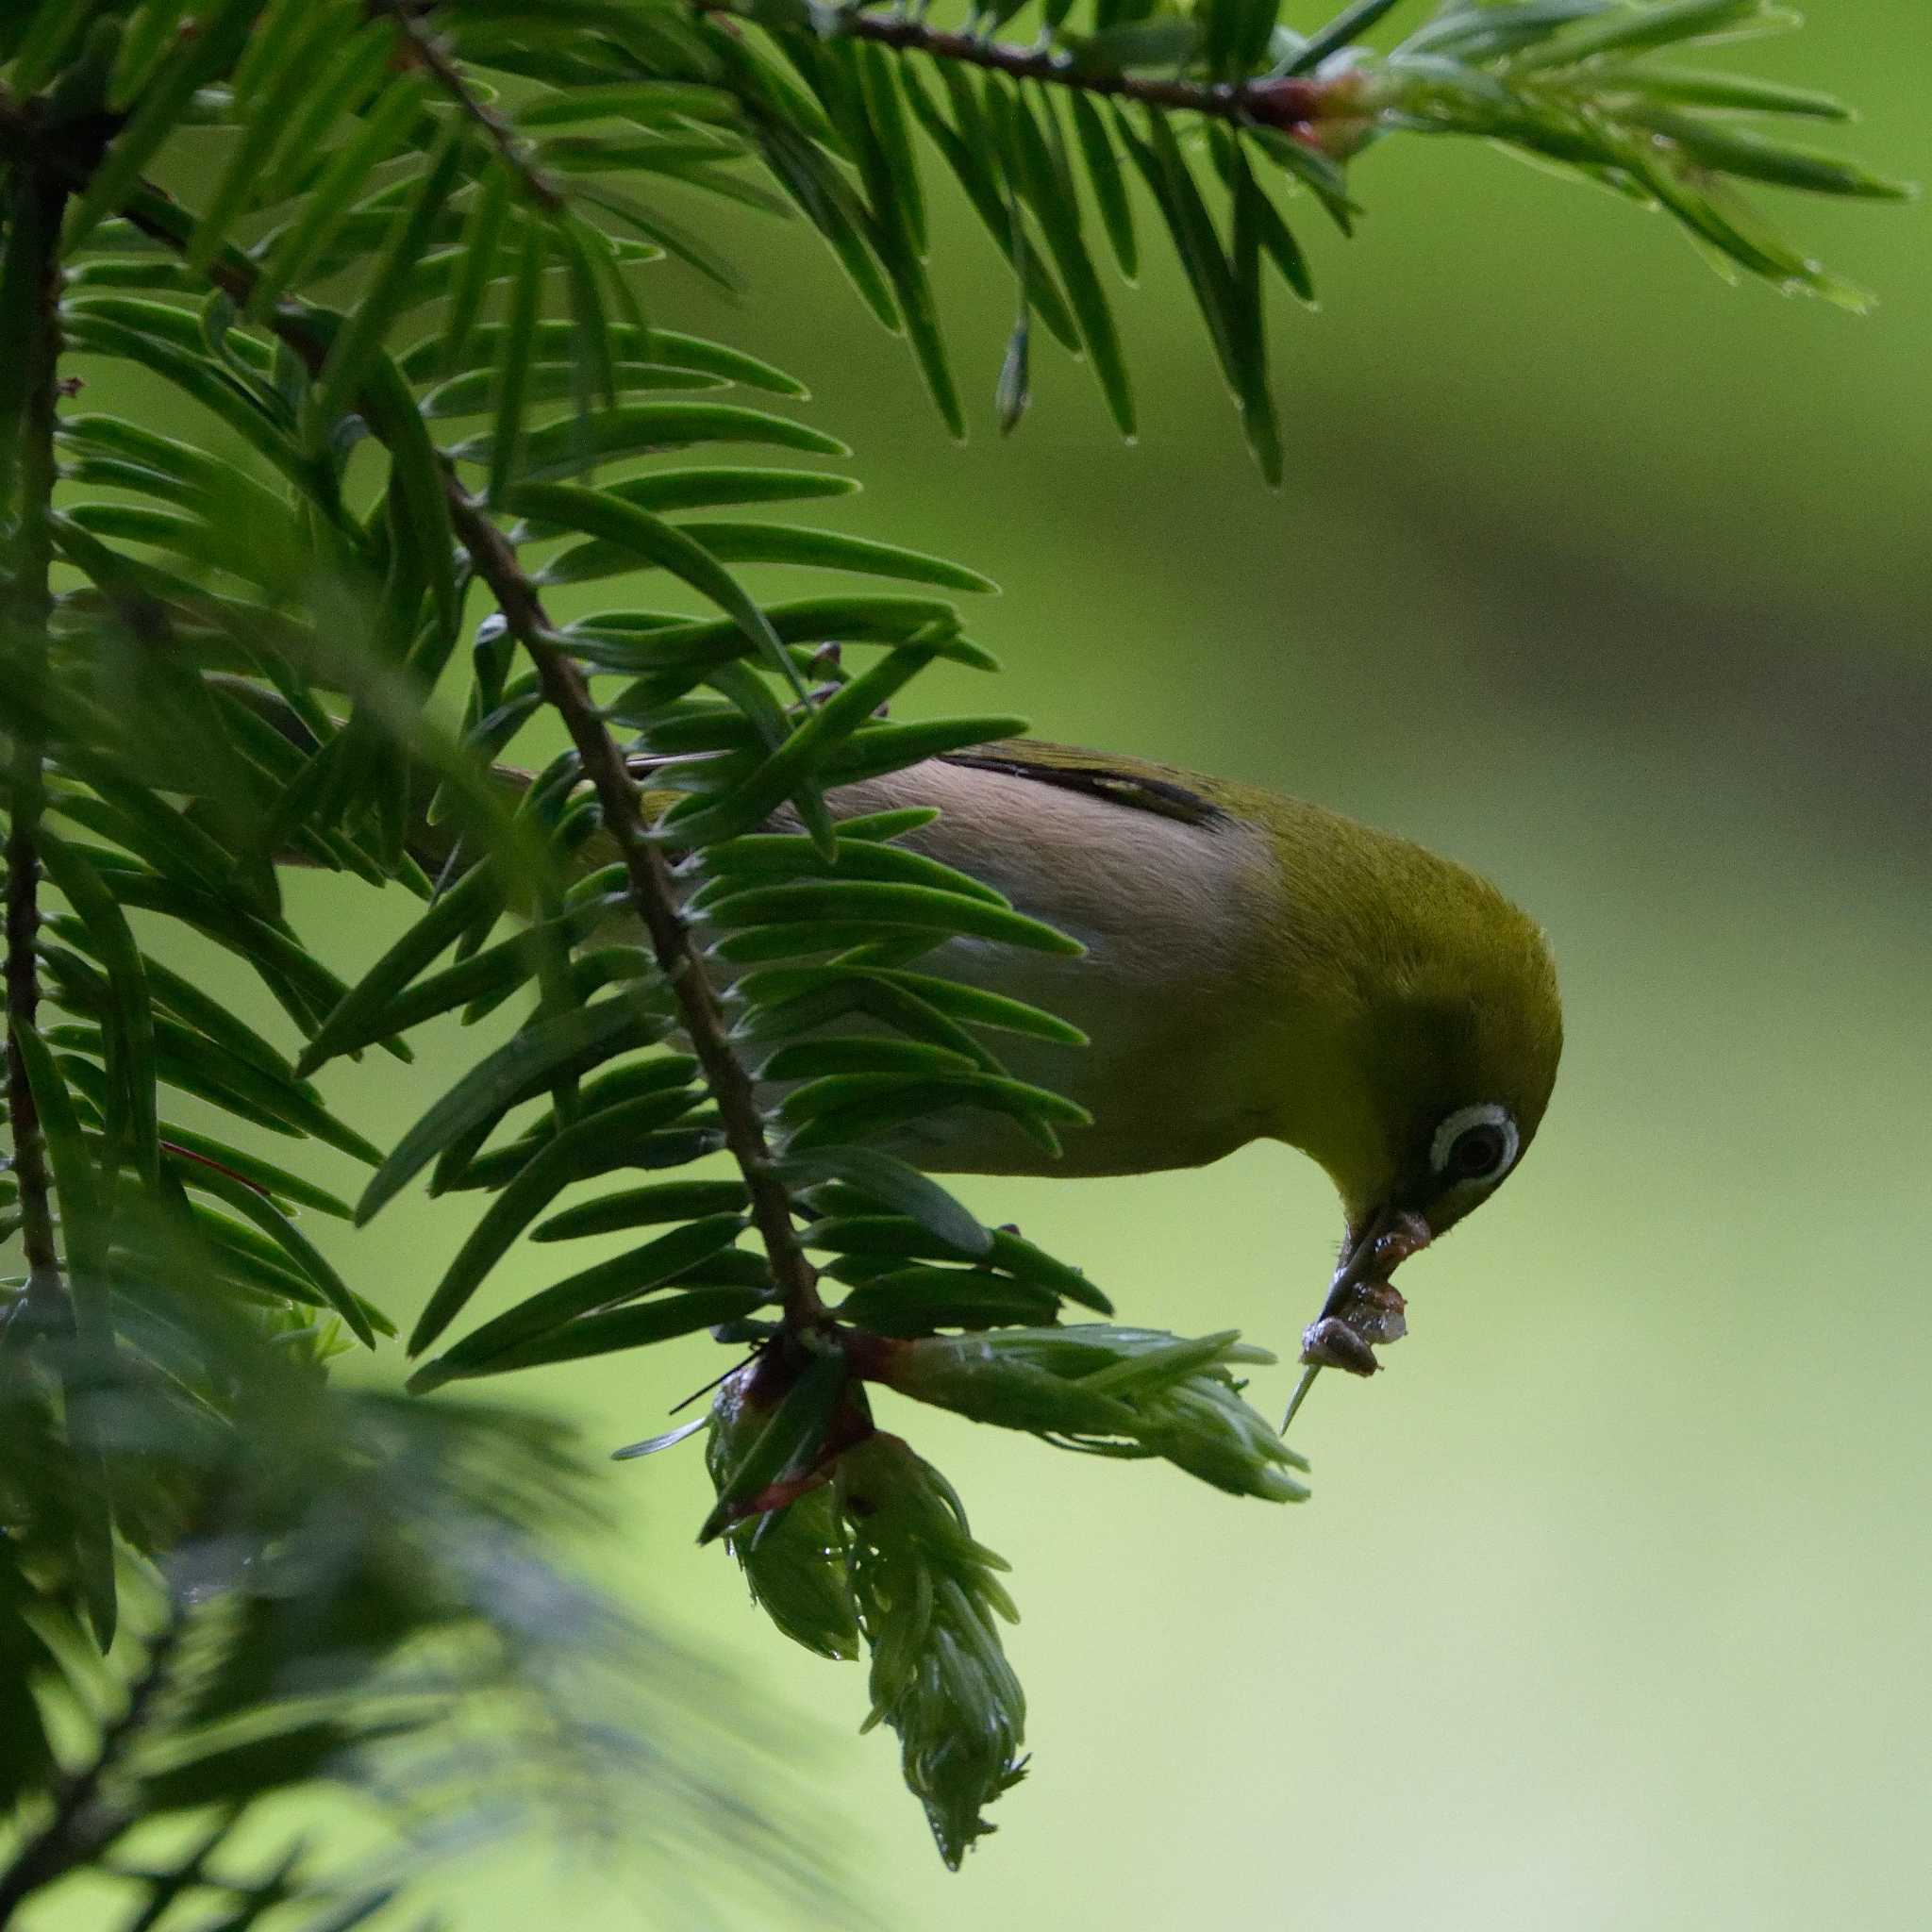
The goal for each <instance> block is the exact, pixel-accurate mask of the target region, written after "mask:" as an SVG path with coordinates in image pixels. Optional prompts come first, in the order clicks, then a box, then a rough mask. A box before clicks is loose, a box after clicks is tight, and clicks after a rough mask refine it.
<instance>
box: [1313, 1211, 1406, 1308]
mask: <svg viewBox="0 0 1932 1932" xmlns="http://www.w3.org/2000/svg"><path fill="white" fill-rule="evenodd" d="M1430 1239H1431V1236H1430V1231H1429V1224H1428V1223H1427V1222H1426V1221H1424V1219H1423V1218H1422V1216H1421V1215H1420V1214H1417V1213H1415V1212H1414V1211H1413V1210H1412V1209H1409V1208H1395V1207H1388V1208H1383V1209H1382V1211H1381V1212H1380V1213H1379V1214H1377V1215H1375V1216H1374V1217H1373V1218H1372V1219H1371V1221H1370V1222H1369V1224H1368V1225H1367V1227H1365V1228H1364V1229H1363V1230H1362V1232H1361V1233H1360V1234H1358V1235H1357V1236H1356V1237H1355V1239H1354V1240H1353V1241H1350V1242H1349V1244H1348V1246H1347V1247H1346V1248H1345V1249H1344V1250H1343V1251H1342V1256H1341V1265H1340V1266H1339V1267H1338V1268H1337V1269H1336V1271H1335V1277H1334V1279H1333V1280H1332V1281H1330V1282H1329V1284H1328V1299H1327V1300H1326V1301H1325V1302H1324V1303H1323V1304H1322V1315H1321V1319H1322V1320H1323V1321H1324V1322H1326V1321H1330V1320H1332V1319H1334V1318H1335V1317H1337V1316H1339V1315H1342V1314H1345V1313H1346V1311H1347V1309H1348V1307H1350V1305H1351V1304H1352V1303H1354V1302H1356V1301H1357V1300H1359V1299H1360V1294H1361V1291H1363V1290H1364V1289H1375V1288H1387V1287H1388V1286H1389V1277H1390V1275H1391V1274H1393V1273H1394V1272H1395V1270H1396V1269H1397V1268H1398V1267H1400V1266H1401V1264H1402V1263H1403V1262H1404V1261H1406V1260H1407V1259H1408V1257H1410V1256H1411V1255H1415V1254H1420V1253H1421V1252H1422V1250H1423V1249H1424V1248H1425V1247H1427V1246H1428V1244H1429V1241H1430Z"/></svg>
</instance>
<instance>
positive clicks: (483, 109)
mask: <svg viewBox="0 0 1932 1932" xmlns="http://www.w3.org/2000/svg"><path fill="white" fill-rule="evenodd" d="M382 11H383V12H385V13H387V14H388V15H389V17H390V18H391V20H392V21H394V22H395V25H396V30H397V31H398V32H399V33H400V34H402V36H403V37H404V38H405V39H406V40H407V41H408V42H409V49H410V52H411V53H412V54H413V55H414V57H415V58H417V59H418V60H419V61H421V62H422V64H423V65H424V66H425V68H427V69H428V70H429V72H430V73H431V74H432V75H435V77H436V80H437V82H438V84H439V85H440V86H441V88H442V91H443V92H445V93H446V94H448V95H449V97H450V99H451V100H452V101H454V102H455V103H456V105H457V107H458V108H459V109H460V110H461V112H462V113H463V114H464V115H466V116H467V117H468V118H469V119H470V120H472V121H474V122H475V124H476V125H477V126H478V127H480V128H481V129H482V130H483V132H484V133H485V134H486V135H487V136H488V137H489V139H490V142H491V146H493V147H494V148H495V149H496V152H497V155H498V156H499V157H500V158H501V159H502V161H503V164H504V166H505V167H507V168H508V170H509V171H510V173H511V174H513V175H515V176H516V177H517V179H518V180H519V181H520V182H521V183H522V184H523V187H524V190H525V192H526V193H527V194H528V195H529V197H530V198H531V200H532V201H535V202H536V203H538V204H539V205H540V206H541V208H543V209H544V211H545V212H546V213H548V214H553V215H555V214H561V213H562V212H563V210H564V208H565V206H566V204H565V201H564V197H563V194H562V192H560V191H559V190H558V188H557V187H556V186H555V185H554V184H553V183H552V182H551V180H550V179H549V177H548V176H547V175H545V174H544V173H543V172H542V170H541V168H537V167H533V166H532V165H531V162H530V159H529V157H528V156H527V155H525V153H524V151H523V149H522V147H521V146H520V145H519V144H518V142H517V137H516V130H515V129H514V128H512V127H511V126H510V125H509V123H508V121H506V120H505V119H504V118H503V116H502V115H501V114H499V113H497V112H496V111H495V110H494V109H493V108H491V107H490V106H489V105H488V103H486V102H484V101H480V100H478V99H477V98H476V96H475V94H474V93H472V92H470V90H469V88H468V87H467V86H465V85H464V82H463V75H462V70H461V69H460V68H458V65H457V64H456V62H455V61H454V60H452V59H451V58H450V57H449V54H448V51H447V50H446V49H445V48H444V47H443V45H442V43H441V42H440V41H439V40H438V39H437V38H436V36H435V34H434V33H432V32H431V31H430V29H429V28H428V27H427V26H425V25H424V22H423V18H422V10H421V9H419V8H414V7H412V6H411V4H410V0H386V4H385V5H384V6H383V7H382Z"/></svg>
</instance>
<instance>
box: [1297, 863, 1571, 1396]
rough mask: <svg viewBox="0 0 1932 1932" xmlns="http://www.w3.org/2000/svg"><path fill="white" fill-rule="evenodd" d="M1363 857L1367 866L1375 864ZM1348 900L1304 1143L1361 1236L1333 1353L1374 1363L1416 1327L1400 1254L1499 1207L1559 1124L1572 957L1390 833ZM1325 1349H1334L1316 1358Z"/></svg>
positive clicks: (1352, 1249)
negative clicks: (1321, 1088)
mask: <svg viewBox="0 0 1932 1932" xmlns="http://www.w3.org/2000/svg"><path fill="white" fill-rule="evenodd" d="M1360 862H1361V861H1360V860H1358V863H1360ZM1366 869H1367V871H1368V873H1369V874H1370V878H1369V882H1368V886H1367V888H1366V889H1363V887H1362V886H1361V885H1360V883H1359V882H1358V883H1357V889H1356V890H1355V891H1354V892H1353V894H1352V896H1350V898H1349V904H1350V905H1351V907H1352V908H1353V911H1352V916H1351V918H1350V919H1349V921H1348V922H1347V923H1348V924H1349V925H1350V927H1351V930H1350V931H1349V932H1348V933H1347V934H1346V936H1345V937H1343V938H1341V940H1340V941H1339V943H1338V945H1337V947H1336V948H1335V949H1334V951H1333V952H1332V953H1331V956H1330V957H1331V958H1332V959H1335V960H1345V961H1346V970H1345V975H1344V974H1341V973H1337V974H1334V975H1333V976H1332V977H1331V978H1330V981H1329V983H1330V985H1331V986H1332V987H1334V988H1336V989H1337V997H1336V998H1335V999H1334V1001H1333V1002H1332V1003H1331V1005H1330V1008H1329V1010H1330V1012H1331V1015H1332V1016H1333V1018H1334V1021H1335V1024H1334V1025H1333V1029H1332V1031H1331V1032H1330V1033H1329V1036H1328V1039H1327V1041H1325V1042H1324V1043H1323V1050H1322V1058H1324V1060H1325V1061H1326V1063H1327V1067H1326V1072H1327V1075H1328V1078H1327V1080H1326V1082H1325V1083H1324V1085H1325V1092H1324V1094H1323V1095H1322V1097H1321V1099H1320V1100H1318V1101H1317V1102H1316V1104H1315V1105H1314V1106H1313V1107H1311V1108H1308V1110H1307V1113H1306V1114H1305V1115H1304V1117H1303V1118H1301V1119H1300V1120H1298V1121H1297V1122H1296V1123H1295V1127H1296V1128H1297V1129H1299V1131H1290V1132H1289V1133H1287V1134H1286V1136H1285V1138H1287V1139H1289V1140H1291V1141H1295V1142H1296V1143H1297V1144H1299V1145H1301V1146H1302V1147H1304V1148H1305V1149H1306V1150H1307V1152H1308V1153H1309V1154H1311V1155H1313V1156H1314V1158H1316V1159H1317V1160H1319V1161H1320V1162H1321V1163H1322V1165H1323V1166H1324V1168H1325V1169H1326V1170H1327V1171H1328V1174H1329V1175H1330V1177H1331V1178H1332V1179H1333V1180H1334V1182H1335V1184H1336V1187H1337V1190H1338V1191H1339V1192H1340V1193H1341V1203H1342V1208H1343V1212H1344V1214H1345V1216H1346V1219H1347V1233H1346V1237H1345V1240H1344V1242H1343V1247H1342V1253H1341V1263H1340V1265H1339V1266H1338V1268H1337V1270H1336V1273H1335V1276H1334V1280H1333V1282H1332V1284H1331V1286H1330V1290H1329V1293H1328V1299H1327V1303H1326V1305H1325V1306H1324V1309H1323V1320H1322V1322H1320V1323H1318V1324H1316V1328H1311V1329H1310V1331H1309V1334H1310V1338H1311V1341H1310V1347H1311V1349H1315V1348H1316V1347H1317V1343H1316V1341H1315V1340H1314V1338H1316V1329H1318V1328H1322V1327H1324V1325H1326V1324H1332V1323H1333V1322H1335V1321H1338V1320H1339V1321H1341V1323H1343V1324H1346V1325H1347V1326H1348V1327H1349V1328H1350V1329H1351V1330H1352V1331H1353V1333H1352V1334H1351V1335H1342V1336H1340V1337H1331V1340H1333V1341H1335V1343H1336V1345H1337V1347H1338V1348H1339V1349H1340V1350H1341V1353H1339V1354H1336V1355H1333V1356H1329V1357H1321V1358H1324V1359H1327V1360H1330V1361H1332V1362H1333V1363H1334V1364H1335V1365H1336V1366H1341V1367H1345V1368H1354V1369H1356V1370H1357V1372H1358V1373H1363V1374H1366V1373H1369V1372H1370V1371H1371V1370H1372V1369H1373V1367H1374V1358H1373V1357H1372V1356H1370V1355H1369V1354H1368V1353H1367V1349H1366V1348H1365V1347H1363V1348H1359V1349H1358V1350H1357V1349H1355V1348H1354V1347H1353V1346H1352V1344H1354V1343H1360V1342H1374V1341H1392V1340H1394V1339H1395V1337H1396V1336H1398V1335H1399V1334H1401V1332H1402V1324H1401V1310H1402V1301H1401V1297H1400V1296H1398V1295H1396V1294H1394V1293H1393V1291H1391V1289H1390V1287H1389V1277H1390V1274H1391V1272H1392V1271H1393V1269H1394V1268H1395V1267H1396V1266H1397V1264H1398V1263H1400V1262H1402V1261H1404V1260H1406V1259H1407V1257H1409V1256H1410V1255H1412V1254H1414V1253H1415V1252H1416V1251H1417V1250H1418V1249H1420V1248H1422V1247H1424V1246H1426V1245H1427V1244H1428V1243H1429V1242H1430V1241H1434V1240H1436V1239H1437V1238H1438V1237H1440V1236H1441V1235H1442V1234H1444V1233H1445V1232H1446V1231H1447V1230H1448V1229H1449V1228H1451V1227H1453V1226H1455V1225H1456V1224H1457V1222H1459V1221H1461V1220H1462V1219H1463V1218H1464V1217H1465V1216H1466V1215H1468V1214H1470V1213H1472V1212H1473V1211H1474V1209H1475V1208H1479V1207H1481V1206H1482V1204H1483V1203H1484V1202H1485V1201H1487V1200H1488V1199H1489V1198H1490V1196H1491V1194H1493V1193H1494V1192H1495V1191H1496V1190H1497V1189H1498V1188H1499V1187H1501V1186H1502V1184H1503V1183H1504V1182H1505V1181H1506V1180H1507V1178H1508V1177H1509V1175H1510V1174H1512V1173H1513V1172H1514V1171H1515V1169H1516V1168H1517V1166H1518V1165H1519V1164H1520V1162H1521V1161H1522V1159H1523V1158H1524V1154H1525V1153H1526V1152H1527V1151H1528V1148H1529V1144H1530V1142H1531V1141H1533V1140H1534V1139H1535V1137H1536V1132H1537V1129H1538V1127H1539V1126H1540V1125H1541V1123H1542V1118H1543V1113H1544V1110H1545V1109H1546V1108H1547V1107H1548V1105H1549V1100H1550V1093H1551V1090H1552V1089H1553V1088H1554V1086H1555V1084H1556V1078H1557V1058H1558V1057H1559V1055H1560V1054H1561V1051H1562V1042H1563V1016H1562V1007H1561V1003H1560V1001H1559V999H1558V996H1557V974H1556V967H1555V963H1554V961H1553V960H1552V958H1551V956H1550V949H1549V944H1548V941H1546V940H1545V939H1544V937H1543V934H1542V932H1541V929H1540V928H1539V927H1538V926H1537V925H1536V924H1535V923H1534V922H1533V921H1532V920H1530V919H1529V918H1528V917H1527V916H1526V915H1525V914H1524V912H1522V911H1521V910H1520V909H1518V908H1516V907H1515V906H1513V905H1511V904H1510V902H1509V901H1508V900H1507V899H1506V898H1505V897H1504V896H1503V895H1502V894H1501V893H1500V892H1499V891H1496V889H1495V888H1494V887H1492V886H1491V885H1490V884H1489V883H1488V881H1486V880H1484V879H1481V878H1478V877H1477V876H1476V875H1475V874H1473V873H1469V872H1466V871H1464V870H1463V869H1462V868H1461V867H1459V866H1457V865H1453V864H1451V863H1450V862H1449V861H1447V860H1445V859H1441V858H1435V857H1434V856H1433V855H1431V854H1427V853H1424V852H1422V851H1421V850H1420V849H1419V848H1416V847H1413V846H1407V845H1405V844H1401V843H1399V842H1398V841H1388V842H1387V844H1383V845H1379V849H1377V850H1376V851H1375V852H1374V858H1373V863H1371V864H1368V865H1367V868H1366ZM1307 1358H1308V1359H1310V1360H1313V1359H1317V1358H1318V1354H1316V1353H1311V1354H1310V1355H1309V1357H1307Z"/></svg>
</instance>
